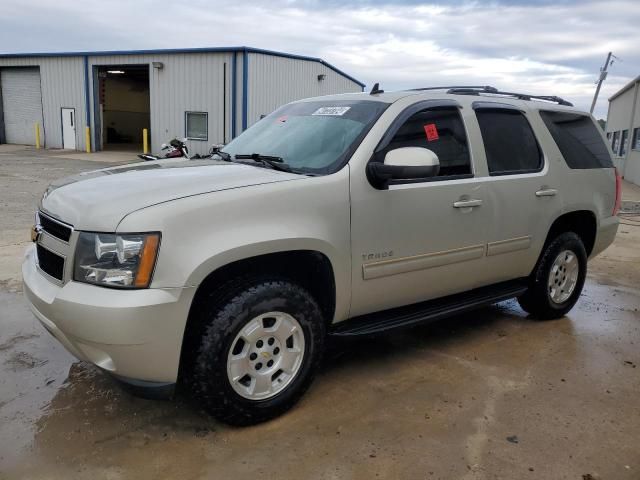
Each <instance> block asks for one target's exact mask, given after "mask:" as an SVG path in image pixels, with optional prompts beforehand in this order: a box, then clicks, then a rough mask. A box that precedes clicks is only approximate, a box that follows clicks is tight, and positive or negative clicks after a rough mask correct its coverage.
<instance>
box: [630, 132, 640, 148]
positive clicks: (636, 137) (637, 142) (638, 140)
mask: <svg viewBox="0 0 640 480" xmlns="http://www.w3.org/2000/svg"><path fill="white" fill-rule="evenodd" d="M631 149H632V150H640V128H634V129H633V140H632V142H631Z"/></svg>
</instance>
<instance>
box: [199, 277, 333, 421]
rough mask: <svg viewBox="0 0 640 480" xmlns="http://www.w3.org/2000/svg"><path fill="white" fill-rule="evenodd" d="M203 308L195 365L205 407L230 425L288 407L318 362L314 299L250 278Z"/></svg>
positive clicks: (320, 338) (319, 330)
mask: <svg viewBox="0 0 640 480" xmlns="http://www.w3.org/2000/svg"><path fill="white" fill-rule="evenodd" d="M210 299H211V300H209V301H205V302H204V303H203V304H202V305H201V306H200V321H202V322H204V324H205V325H206V328H205V330H204V334H203V335H202V337H201V338H200V339H199V341H198V342H199V345H198V346H197V353H196V355H195V358H194V363H193V365H192V375H191V376H192V381H191V384H192V388H193V390H194V393H195V394H196V396H197V397H198V399H199V400H200V401H201V402H202V403H203V404H204V407H205V408H206V409H207V410H208V411H209V412H210V413H212V414H213V415H214V416H215V417H217V418H218V419H220V420H222V421H224V422H226V423H230V424H234V425H250V424H254V423H259V422H262V421H265V420H268V419H270V418H273V417H275V416H278V415H280V414H282V413H284V412H285V411H286V410H288V409H289V408H291V407H292V406H293V405H294V404H295V403H296V402H297V400H298V399H299V398H300V397H301V396H302V394H303V393H304V391H305V390H306V389H307V388H308V386H309V385H310V383H311V381H312V379H313V377H314V374H315V372H316V370H317V368H318V365H319V363H320V358H321V354H322V350H323V346H324V335H325V326H324V319H323V318H322V315H321V313H320V309H319V307H318V305H317V303H316V301H315V300H314V299H313V297H312V296H311V295H310V294H309V293H308V292H307V291H306V290H304V289H303V288H302V287H300V286H298V285H296V284H294V283H291V282H288V281H284V280H271V281H255V282H249V283H247V284H245V285H244V286H243V287H242V288H240V289H238V290H237V291H236V292H235V293H232V294H230V295H228V296H227V297H226V300H217V299H216V295H215V294H213V295H212V296H211V297H210Z"/></svg>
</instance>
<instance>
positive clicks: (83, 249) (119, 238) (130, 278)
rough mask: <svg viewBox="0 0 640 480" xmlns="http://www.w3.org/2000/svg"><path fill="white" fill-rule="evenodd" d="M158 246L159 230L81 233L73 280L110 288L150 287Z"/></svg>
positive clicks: (77, 246)
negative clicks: (116, 233) (136, 232)
mask: <svg viewBox="0 0 640 480" xmlns="http://www.w3.org/2000/svg"><path fill="white" fill-rule="evenodd" d="M159 245H160V234H159V233H144V234H126V235H113V234H107V233H88V232H81V233H80V236H79V237H78V243H77V245H76V257H75V262H74V266H73V279H74V280H75V281H77V282H85V283H93V284H96V285H104V286H111V287H121V288H147V287H148V286H149V283H151V276H152V274H153V269H154V267H155V264H156V257H157V255H158V247H159Z"/></svg>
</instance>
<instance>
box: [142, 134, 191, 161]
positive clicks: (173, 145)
mask: <svg viewBox="0 0 640 480" xmlns="http://www.w3.org/2000/svg"><path fill="white" fill-rule="evenodd" d="M186 142H187V139H186V138H183V139H182V140H180V139H178V138H174V139H173V140H171V141H170V142H169V143H168V144H166V143H163V144H162V151H165V150H166V151H167V152H166V153H165V154H164V155H163V156H161V157H159V156H156V155H151V154H150V153H140V154H139V155H138V158H141V159H142V160H145V161H147V162H151V161H155V160H164V159H166V158H182V157H184V158H191V157H190V156H189V148H188V147H187V143H186Z"/></svg>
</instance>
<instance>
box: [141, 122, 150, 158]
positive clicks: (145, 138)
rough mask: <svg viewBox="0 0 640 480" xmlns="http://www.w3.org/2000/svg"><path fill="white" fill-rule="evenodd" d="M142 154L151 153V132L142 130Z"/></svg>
mask: <svg viewBox="0 0 640 480" xmlns="http://www.w3.org/2000/svg"><path fill="white" fill-rule="evenodd" d="M142 153H149V130H147V129H146V128H143V129H142Z"/></svg>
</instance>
